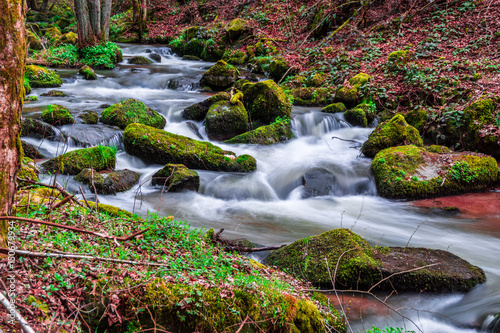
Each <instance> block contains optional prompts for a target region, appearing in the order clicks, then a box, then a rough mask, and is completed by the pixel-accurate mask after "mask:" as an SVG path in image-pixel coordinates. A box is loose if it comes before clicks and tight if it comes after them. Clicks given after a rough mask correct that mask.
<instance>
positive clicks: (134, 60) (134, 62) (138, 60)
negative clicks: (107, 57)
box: [128, 56, 153, 65]
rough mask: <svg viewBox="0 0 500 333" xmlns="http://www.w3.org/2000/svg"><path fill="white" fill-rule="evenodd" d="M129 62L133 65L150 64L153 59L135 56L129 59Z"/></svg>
mask: <svg viewBox="0 0 500 333" xmlns="http://www.w3.org/2000/svg"><path fill="white" fill-rule="evenodd" d="M128 63H129V64H132V65H150V64H152V63H153V61H152V60H151V59H148V58H146V57H143V56H133V57H131V58H130V59H129V60H128Z"/></svg>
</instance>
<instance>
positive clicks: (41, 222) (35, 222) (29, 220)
mask: <svg viewBox="0 0 500 333" xmlns="http://www.w3.org/2000/svg"><path fill="white" fill-rule="evenodd" d="M0 220H17V221H24V222H29V223H34V224H43V225H48V226H51V227H56V228H61V229H67V230H71V231H75V232H79V233H81V234H89V235H94V236H98V237H102V238H106V239H112V240H119V241H128V240H130V239H132V238H134V237H137V236H139V235H142V234H143V233H145V232H146V231H148V230H149V228H147V229H144V230H140V231H137V232H134V233H133V234H131V235H130V236H127V237H114V236H109V235H105V234H101V233H98V232H94V231H90V230H85V229H80V228H76V227H71V226H69V225H65V224H59V223H52V222H46V221H42V220H36V219H29V218H25V217H17V216H0Z"/></svg>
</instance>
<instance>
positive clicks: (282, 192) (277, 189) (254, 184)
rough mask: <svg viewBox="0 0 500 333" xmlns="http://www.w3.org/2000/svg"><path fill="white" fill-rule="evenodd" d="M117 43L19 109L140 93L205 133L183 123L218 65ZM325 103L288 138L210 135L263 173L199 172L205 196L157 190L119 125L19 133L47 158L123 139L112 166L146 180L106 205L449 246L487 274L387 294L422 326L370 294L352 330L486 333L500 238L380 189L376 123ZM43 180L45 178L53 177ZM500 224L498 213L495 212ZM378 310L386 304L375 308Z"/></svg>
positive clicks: (262, 240)
mask: <svg viewBox="0 0 500 333" xmlns="http://www.w3.org/2000/svg"><path fill="white" fill-rule="evenodd" d="M120 47H121V48H122V51H123V54H124V62H122V63H120V64H119V65H118V66H117V68H115V69H114V70H108V71H96V73H97V74H98V75H99V79H98V80H97V81H85V80H83V77H82V76H80V75H78V74H77V70H75V69H59V70H58V72H59V74H60V75H61V77H62V78H63V81H64V84H63V85H62V87H60V88H56V89H57V90H61V91H63V92H65V93H67V94H68V97H44V96H40V95H41V94H42V93H44V92H47V91H49V90H51V89H48V88H39V89H33V93H32V94H33V95H36V96H38V101H36V102H30V103H26V104H25V106H24V110H23V116H24V117H30V118H31V117H33V118H37V117H39V116H40V115H41V112H42V109H43V106H45V105H47V104H60V105H63V106H65V107H67V108H68V109H69V110H70V111H71V112H72V113H73V115H77V114H79V113H80V112H82V111H85V110H96V111H98V112H101V111H102V110H103V107H102V105H103V104H114V103H119V102H120V101H122V100H125V99H129V98H137V99H139V100H141V101H143V102H144V103H145V104H146V105H148V106H149V107H151V108H153V109H155V110H156V111H158V112H159V113H161V114H162V115H163V116H164V117H165V118H166V119H167V125H166V127H165V130H166V131H169V132H172V133H176V134H180V135H184V136H188V137H191V138H194V139H198V140H206V141H209V140H208V138H207V136H206V134H205V130H204V126H203V125H202V123H197V122H192V121H190V122H186V121H185V120H183V119H182V117H181V114H182V110H183V109H184V108H185V107H187V106H189V105H191V104H194V103H197V102H200V101H202V100H204V99H206V98H207V97H208V96H209V95H207V94H203V93H200V92H199V91H198V90H199V85H198V81H199V79H200V78H201V75H202V73H203V72H204V71H206V70H207V69H208V68H209V67H210V66H211V65H212V64H211V63H207V62H197V61H183V60H181V59H180V58H179V57H177V56H175V55H172V54H171V53H170V50H169V49H168V48H165V47H159V46H151V45H136V44H135V45H128V44H120ZM151 51H152V52H156V53H159V54H160V55H161V56H162V62H161V63H154V64H151V65H144V66H137V65H129V64H127V60H128V58H130V56H132V55H144V56H147V55H148V53H146V52H151ZM319 110H320V109H319V108H312V107H294V108H293V110H292V117H293V119H292V122H291V124H292V129H293V132H294V138H293V139H292V140H290V141H289V142H287V143H283V144H277V145H271V146H256V145H228V144H222V143H220V142H213V143H214V144H216V145H218V146H220V147H222V148H223V149H226V150H231V151H234V152H235V153H236V154H238V155H239V154H250V155H252V156H254V157H255V158H256V160H257V170H256V171H255V172H253V173H250V174H240V173H219V172H212V171H204V170H197V171H198V173H199V175H200V183H201V186H200V190H199V191H198V192H197V193H195V192H183V193H163V195H162V194H161V189H159V188H154V187H152V186H151V183H150V179H151V176H152V174H153V173H155V172H156V171H157V170H159V169H160V168H162V167H163V165H151V164H145V163H144V162H142V161H141V160H140V159H139V158H137V157H133V156H130V155H128V154H126V153H125V152H124V151H123V145H122V143H121V138H122V133H123V131H120V130H118V129H117V128H113V127H110V126H106V125H103V124H98V125H84V124H75V125H66V126H63V127H62V128H61V131H62V132H64V133H66V134H67V135H70V136H72V137H74V138H75V139H77V140H71V139H70V140H68V141H67V142H64V143H61V142H55V141H47V140H37V139H35V138H23V139H24V140H26V141H27V142H29V143H31V144H34V145H35V146H37V147H40V151H41V152H42V153H43V154H45V155H46V156H47V157H53V156H56V155H58V154H61V153H64V152H66V151H68V150H73V149H78V148H81V147H83V146H94V145H97V144H102V145H115V146H118V150H119V152H118V153H117V165H116V169H117V170H120V169H125V168H126V169H130V170H133V171H136V172H139V173H140V174H141V179H140V181H139V183H138V184H137V185H136V186H135V187H134V188H133V189H131V190H129V191H127V192H124V193H119V194H117V195H115V196H112V195H109V196H105V195H99V200H100V202H102V203H106V204H111V205H115V206H118V207H120V208H122V209H126V210H129V211H134V212H137V213H139V214H142V215H145V214H147V212H148V211H152V212H156V211H158V213H159V214H160V215H163V216H167V215H174V216H175V218H176V219H178V220H182V221H187V222H189V223H190V225H191V226H192V227H196V228H199V227H203V228H207V229H208V228H214V229H215V230H218V229H220V228H224V229H225V231H224V236H225V237H227V238H245V239H248V240H250V241H252V242H254V243H256V244H260V245H266V246H268V245H280V244H284V243H290V242H293V241H295V240H297V239H299V238H303V237H306V236H310V235H317V234H320V233H322V232H325V231H328V230H331V229H335V228H340V227H344V228H349V229H351V230H352V231H354V232H355V233H357V234H359V235H360V236H362V237H364V238H365V239H366V240H368V241H369V242H370V243H371V244H372V245H375V244H378V245H382V246H403V247H404V246H406V245H407V244H408V243H409V245H410V246H413V247H428V248H432V249H442V250H448V251H450V252H452V253H454V254H456V255H458V256H460V257H461V258H463V259H465V260H467V261H469V262H470V263H472V264H473V265H477V266H479V267H481V268H482V269H483V270H484V271H485V272H486V276H487V282H486V283H485V284H484V285H480V286H477V287H476V288H475V289H474V290H472V291H471V292H469V293H467V294H459V293H456V294H442V295H441V294H439V295H424V294H402V295H393V296H391V297H390V298H389V300H388V303H389V304H390V306H391V307H393V308H397V309H400V311H401V313H403V314H404V315H405V316H407V317H409V318H411V320H412V321H413V322H415V323H416V324H417V326H418V328H416V327H415V326H414V325H413V324H412V322H411V321H409V320H408V319H405V318H403V317H402V316H400V315H398V314H395V313H394V312H391V311H387V309H386V308H385V307H383V306H382V305H380V304H376V303H375V302H374V301H369V302H368V303H369V305H368V306H367V307H368V308H370V309H371V310H373V311H364V312H363V313H362V315H361V316H360V315H359V313H358V315H357V316H356V318H355V319H353V320H352V321H351V323H350V324H351V327H352V329H353V331H354V332H358V331H361V330H363V329H369V328H371V327H372V325H375V326H378V327H384V326H386V325H387V326H393V327H404V328H406V329H410V330H415V331H417V332H418V331H419V329H420V330H422V331H423V332H435V333H438V332H439V333H447V332H450V333H451V332H483V331H482V330H481V329H479V328H477V327H481V325H482V324H483V323H484V322H485V320H487V317H488V315H491V314H493V313H498V312H500V242H499V238H500V235H499V234H498V233H490V232H488V231H487V230H482V229H478V228H474V227H473V226H474V224H475V223H478V222H477V221H476V220H474V219H465V218H460V216H459V215H458V216H457V215H446V214H443V213H439V212H436V211H433V210H429V209H424V208H418V207H415V206H413V205H412V203H411V202H401V201H393V200H387V199H383V198H381V197H378V196H377V194H376V188H375V183H374V179H373V176H372V174H371V172H370V164H371V159H368V158H365V157H360V156H359V155H360V151H359V149H358V148H359V146H360V145H361V144H362V143H363V142H364V141H365V140H366V139H367V137H368V135H369V134H370V132H371V131H372V130H373V129H370V128H358V127H351V126H350V125H349V124H348V123H346V122H345V121H344V120H343V117H342V116H341V115H331V114H322V113H321V112H319ZM341 139H343V140H341ZM344 140H349V141H344ZM306 173H307V175H308V177H310V179H312V181H311V182H308V183H313V184H318V187H317V188H315V187H314V188H311V187H309V186H304V185H303V181H302V178H303V176H304V175H305V174H306ZM72 178H73V177H68V176H58V178H57V181H58V182H59V183H61V184H63V185H66V186H67V189H68V190H69V191H75V192H77V189H78V186H79V185H80V184H79V183H77V182H76V181H74V180H73V179H72ZM318 178H319V179H320V181H318ZM325 179H326V180H327V181H324V180H325ZM314 180H316V181H314ZM42 181H43V182H48V181H49V178H48V177H45V178H44V179H42ZM82 187H84V186H82ZM85 187H86V186H85ZM86 195H87V197H91V196H92V194H91V193H90V190H89V191H88V194H86ZM496 223H500V221H499V220H498V219H496ZM257 259H259V258H257ZM367 301H368V300H367ZM375 308H380V311H374V309H375ZM370 309H368V310H370ZM381 312H383V313H381Z"/></svg>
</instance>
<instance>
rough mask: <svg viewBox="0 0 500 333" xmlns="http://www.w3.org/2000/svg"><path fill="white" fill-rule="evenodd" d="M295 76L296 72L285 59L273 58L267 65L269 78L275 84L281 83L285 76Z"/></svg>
mask: <svg viewBox="0 0 500 333" xmlns="http://www.w3.org/2000/svg"><path fill="white" fill-rule="evenodd" d="M295 74H297V70H295V68H294V67H291V66H290V65H289V64H288V63H287V62H286V61H285V59H283V58H281V57H277V58H273V59H272V60H271V62H270V63H269V76H270V77H271V79H273V80H274V81H276V82H281V81H282V80H284V79H285V78H286V77H287V76H293V75H295Z"/></svg>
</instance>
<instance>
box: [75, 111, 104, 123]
mask: <svg viewBox="0 0 500 333" xmlns="http://www.w3.org/2000/svg"><path fill="white" fill-rule="evenodd" d="M78 119H80V120H81V121H82V123H84V124H90V125H95V124H97V122H98V121H99V115H98V114H97V112H95V111H84V112H82V113H80V114H79V115H78Z"/></svg>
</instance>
